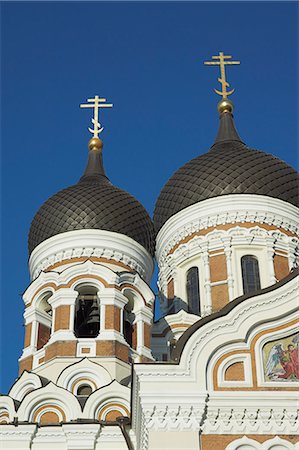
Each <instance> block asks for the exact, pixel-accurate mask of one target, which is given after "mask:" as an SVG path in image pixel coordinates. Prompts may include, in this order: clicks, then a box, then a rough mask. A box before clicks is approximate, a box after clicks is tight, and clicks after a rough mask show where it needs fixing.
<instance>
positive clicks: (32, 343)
mask: <svg viewBox="0 0 299 450" xmlns="http://www.w3.org/2000/svg"><path fill="white" fill-rule="evenodd" d="M31 323H32V325H31V338H30V347H32V350H34V351H35V350H36V347H37V333H38V321H37V320H33V321H32V322H31Z"/></svg>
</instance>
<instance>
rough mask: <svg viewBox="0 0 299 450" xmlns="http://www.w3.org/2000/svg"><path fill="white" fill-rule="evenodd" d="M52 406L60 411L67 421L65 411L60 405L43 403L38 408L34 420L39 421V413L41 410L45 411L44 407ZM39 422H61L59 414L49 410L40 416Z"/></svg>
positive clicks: (63, 418)
mask: <svg viewBox="0 0 299 450" xmlns="http://www.w3.org/2000/svg"><path fill="white" fill-rule="evenodd" d="M49 407H50V408H52V409H56V410H57V411H59V412H60V414H61V415H62V420H63V422H65V421H66V417H65V413H64V411H63V410H62V409H61V408H60V407H59V406H56V405H55V406H52V405H43V406H41V407H40V408H38V409H37V410H36V411H35V413H34V416H33V422H37V416H38V415H39V413H40V412H42V411H43V409H47V408H49ZM39 423H43V424H46V423H59V416H58V414H57V413H56V412H55V411H47V412H45V413H44V414H42V415H41V416H40V421H39Z"/></svg>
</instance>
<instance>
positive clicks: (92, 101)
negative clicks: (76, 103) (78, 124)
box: [80, 95, 113, 138]
mask: <svg viewBox="0 0 299 450" xmlns="http://www.w3.org/2000/svg"><path fill="white" fill-rule="evenodd" d="M87 101H88V102H89V103H85V104H82V105H80V108H94V117H93V119H91V121H92V123H93V125H94V127H93V129H92V128H88V130H89V131H90V132H91V133H92V134H93V137H95V138H97V137H98V136H99V134H100V133H101V132H102V131H103V129H104V127H102V126H101V124H100V122H99V109H100V108H112V106H113V104H112V103H105V102H106V101H107V100H106V99H105V98H100V97H99V96H98V95H96V96H95V97H94V98H88V99H87Z"/></svg>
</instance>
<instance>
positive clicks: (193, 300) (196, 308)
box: [186, 267, 200, 316]
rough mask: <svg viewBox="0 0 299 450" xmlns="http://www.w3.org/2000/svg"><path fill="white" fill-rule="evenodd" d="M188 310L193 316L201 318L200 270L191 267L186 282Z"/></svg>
mask: <svg viewBox="0 0 299 450" xmlns="http://www.w3.org/2000/svg"><path fill="white" fill-rule="evenodd" d="M186 288H187V300H188V310H189V312H190V313H191V314H196V315H198V316H200V294H199V275H198V268H197V267H191V269H189V270H188V272H187V280H186Z"/></svg>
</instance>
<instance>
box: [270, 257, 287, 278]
mask: <svg viewBox="0 0 299 450" xmlns="http://www.w3.org/2000/svg"><path fill="white" fill-rule="evenodd" d="M274 270H275V276H276V279H277V280H278V281H280V280H282V279H283V278H285V277H286V276H287V275H288V274H289V273H290V269H289V262H288V258H287V257H284V256H280V255H274Z"/></svg>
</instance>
